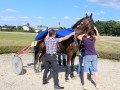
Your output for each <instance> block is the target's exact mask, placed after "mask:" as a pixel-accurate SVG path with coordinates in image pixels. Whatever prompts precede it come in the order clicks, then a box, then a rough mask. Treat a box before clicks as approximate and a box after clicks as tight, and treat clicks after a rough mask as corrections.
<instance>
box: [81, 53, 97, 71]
mask: <svg viewBox="0 0 120 90" xmlns="http://www.w3.org/2000/svg"><path fill="white" fill-rule="evenodd" d="M83 60H84V72H88V70H89V68H90V66H91V67H92V69H93V72H97V71H98V70H97V64H98V60H97V55H85V56H84V57H83Z"/></svg>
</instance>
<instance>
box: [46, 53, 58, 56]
mask: <svg viewBox="0 0 120 90" xmlns="http://www.w3.org/2000/svg"><path fill="white" fill-rule="evenodd" d="M46 55H50V56H54V55H56V54H47V53H46Z"/></svg>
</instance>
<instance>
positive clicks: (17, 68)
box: [12, 56, 23, 75]
mask: <svg viewBox="0 0 120 90" xmlns="http://www.w3.org/2000/svg"><path fill="white" fill-rule="evenodd" d="M12 68H13V72H14V73H15V74H17V75H20V74H22V71H23V63H22V60H21V58H20V57H18V56H14V58H13V60H12Z"/></svg>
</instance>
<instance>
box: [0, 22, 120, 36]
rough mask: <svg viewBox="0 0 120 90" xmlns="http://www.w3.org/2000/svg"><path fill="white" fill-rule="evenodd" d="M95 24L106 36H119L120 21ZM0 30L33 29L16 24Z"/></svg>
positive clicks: (61, 28)
mask: <svg viewBox="0 0 120 90" xmlns="http://www.w3.org/2000/svg"><path fill="white" fill-rule="evenodd" d="M95 25H96V26H97V28H98V30H99V32H100V34H101V35H107V36H120V21H114V20H109V21H99V20H98V21H96V22H95ZM59 29H60V30H65V29H66V28H65V27H60V28H59ZM0 31H11V32H32V33H34V32H35V30H34V29H33V28H32V29H30V30H29V31H25V30H23V28H22V26H17V27H16V28H11V29H0Z"/></svg>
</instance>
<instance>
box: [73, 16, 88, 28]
mask: <svg viewBox="0 0 120 90" xmlns="http://www.w3.org/2000/svg"><path fill="white" fill-rule="evenodd" d="M85 18H86V17H84V18H82V19H80V20H78V21H77V22H76V23H75V24H74V25H73V26H72V29H74V28H76V27H77V25H80V23H81V22H82V21H83V19H85Z"/></svg>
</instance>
